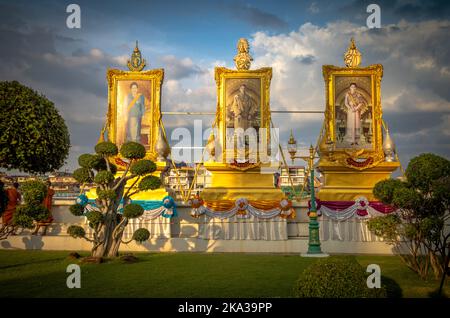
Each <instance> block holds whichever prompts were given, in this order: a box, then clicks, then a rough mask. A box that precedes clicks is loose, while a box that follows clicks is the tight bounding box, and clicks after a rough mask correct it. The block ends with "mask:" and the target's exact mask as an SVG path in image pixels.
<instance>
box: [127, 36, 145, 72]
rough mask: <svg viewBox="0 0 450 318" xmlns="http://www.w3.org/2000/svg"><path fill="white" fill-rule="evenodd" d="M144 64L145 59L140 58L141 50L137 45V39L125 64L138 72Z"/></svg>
mask: <svg viewBox="0 0 450 318" xmlns="http://www.w3.org/2000/svg"><path fill="white" fill-rule="evenodd" d="M145 65H146V61H145V59H143V58H142V55H141V51H140V50H139V47H138V41H136V47H135V48H134V50H133V53H131V58H130V59H129V60H128V61H127V66H128V68H129V70H130V71H132V72H140V71H142V70H143V69H144V67H145Z"/></svg>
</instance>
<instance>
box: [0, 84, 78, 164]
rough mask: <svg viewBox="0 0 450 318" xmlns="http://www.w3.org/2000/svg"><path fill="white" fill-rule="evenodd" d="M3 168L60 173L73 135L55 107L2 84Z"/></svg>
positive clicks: (24, 89)
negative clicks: (70, 135)
mask: <svg viewBox="0 0 450 318" xmlns="http://www.w3.org/2000/svg"><path fill="white" fill-rule="evenodd" d="M0 109H1V112H0V167H1V168H6V169H18V170H21V171H25V172H31V173H45V172H49V171H54V170H56V169H59V168H60V167H61V166H62V165H63V164H64V161H65V159H66V158H67V155H68V153H69V147H70V140H69V132H68V129H67V126H66V124H65V122H64V119H63V118H62V117H61V115H60V114H59V112H58V110H57V109H56V108H55V106H54V104H53V103H52V102H51V101H49V100H48V99H47V98H46V97H45V96H44V95H40V94H38V93H37V92H35V91H33V90H32V89H31V88H28V87H26V86H23V85H21V84H20V83H18V82H16V81H14V82H0Z"/></svg>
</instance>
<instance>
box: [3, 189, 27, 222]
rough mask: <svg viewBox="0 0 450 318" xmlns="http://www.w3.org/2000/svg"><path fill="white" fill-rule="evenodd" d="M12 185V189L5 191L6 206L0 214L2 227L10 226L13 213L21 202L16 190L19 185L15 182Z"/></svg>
mask: <svg viewBox="0 0 450 318" xmlns="http://www.w3.org/2000/svg"><path fill="white" fill-rule="evenodd" d="M13 185H14V187H13V188H9V189H6V195H7V196H8V205H7V206H6V210H5V212H3V214H2V222H3V226H2V227H5V226H7V225H10V224H11V222H12V219H13V216H14V213H15V212H16V206H17V204H19V203H20V201H21V200H22V197H21V195H20V192H19V190H18V189H19V184H18V183H17V182H14V184H13Z"/></svg>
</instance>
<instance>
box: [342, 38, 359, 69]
mask: <svg viewBox="0 0 450 318" xmlns="http://www.w3.org/2000/svg"><path fill="white" fill-rule="evenodd" d="M344 63H345V65H346V66H347V67H358V66H359V64H361V53H360V52H359V51H358V49H357V48H356V45H355V40H354V39H353V38H351V40H350V45H349V46H348V49H347V52H345V54H344Z"/></svg>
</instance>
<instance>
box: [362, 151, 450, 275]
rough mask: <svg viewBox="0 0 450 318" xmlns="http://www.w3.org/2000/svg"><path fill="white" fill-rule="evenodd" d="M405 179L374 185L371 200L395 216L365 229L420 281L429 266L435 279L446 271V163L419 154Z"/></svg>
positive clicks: (449, 195)
mask: <svg viewBox="0 0 450 318" xmlns="http://www.w3.org/2000/svg"><path fill="white" fill-rule="evenodd" d="M405 176H406V180H405V181H400V180H393V179H388V180H384V181H380V182H378V183H377V184H376V185H375V187H374V189H373V193H374V195H375V197H377V198H378V199H379V200H380V201H381V202H383V203H385V204H390V205H393V206H395V207H396V208H397V209H398V211H399V213H398V214H397V215H388V216H381V217H377V218H373V219H371V220H369V223H368V226H369V229H370V230H371V231H373V232H374V233H375V234H376V235H378V236H381V237H383V238H384V239H385V240H386V241H387V242H389V243H391V244H393V245H394V247H395V248H396V250H397V251H398V253H399V254H400V256H401V257H402V259H403V260H404V262H405V263H406V265H407V266H409V267H410V268H411V269H412V270H414V271H415V272H417V273H418V274H419V275H420V276H421V277H422V278H424V279H425V278H426V277H427V276H428V272H429V268H430V267H431V268H432V270H433V273H434V275H435V277H436V278H437V277H439V276H440V275H442V274H443V273H444V272H445V271H446V264H445V258H446V255H447V254H448V250H449V231H448V230H449V228H448V220H449V218H450V215H449V208H450V161H449V160H447V159H445V158H442V157H440V156H437V155H434V154H430V153H427V154H422V155H420V156H417V157H415V158H413V159H412V160H411V161H410V163H409V165H408V168H407V169H406V172H405ZM403 247H406V248H407V253H405V251H404V250H403Z"/></svg>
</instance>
